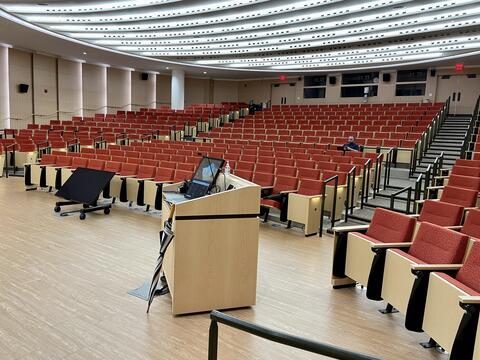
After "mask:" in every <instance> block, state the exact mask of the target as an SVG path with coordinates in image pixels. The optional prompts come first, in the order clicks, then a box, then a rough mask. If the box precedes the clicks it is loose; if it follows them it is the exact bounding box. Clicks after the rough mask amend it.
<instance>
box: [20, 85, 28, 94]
mask: <svg viewBox="0 0 480 360" xmlns="http://www.w3.org/2000/svg"><path fill="white" fill-rule="evenodd" d="M28 88H29V85H28V84H19V85H18V92H19V93H21V94H25V93H27V92H28Z"/></svg>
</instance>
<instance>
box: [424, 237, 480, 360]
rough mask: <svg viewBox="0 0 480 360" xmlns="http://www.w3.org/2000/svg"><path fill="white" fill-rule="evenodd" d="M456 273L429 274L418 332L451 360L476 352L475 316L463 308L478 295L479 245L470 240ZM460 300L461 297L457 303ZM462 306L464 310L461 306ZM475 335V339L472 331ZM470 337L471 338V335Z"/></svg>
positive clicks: (469, 357) (467, 357)
mask: <svg viewBox="0 0 480 360" xmlns="http://www.w3.org/2000/svg"><path fill="white" fill-rule="evenodd" d="M459 268H460V269H459V270H458V272H457V273H456V275H455V273H452V272H451V273H450V274H447V273H443V272H433V273H431V274H430V275H429V285H428V290H427V294H426V300H425V302H426V304H425V311H424V316H423V319H422V320H423V321H422V324H421V330H423V331H425V332H426V334H428V336H430V337H431V338H432V339H434V340H435V341H436V342H437V344H438V345H439V346H441V347H442V348H443V349H445V351H448V352H449V353H450V355H451V358H454V359H473V358H476V357H474V356H473V354H474V352H476V351H478V350H480V349H478V344H475V340H476V339H478V336H479V334H478V331H476V328H477V326H476V325H475V322H476V320H475V316H472V315H471V312H470V311H468V310H473V308H472V307H470V309H469V308H468V307H467V306H468V304H474V302H471V300H474V299H475V298H477V299H478V297H479V296H480V286H479V282H478V277H479V274H480V242H479V241H472V242H471V248H470V250H469V252H468V255H467V257H466V260H465V262H464V264H463V266H459ZM460 297H463V298H462V300H460ZM461 305H462V306H465V305H467V306H465V309H464V308H462V307H461ZM472 327H474V328H475V330H473V332H475V331H476V332H477V333H476V336H474V335H475V334H474V333H473V332H472ZM472 335H473V336H472Z"/></svg>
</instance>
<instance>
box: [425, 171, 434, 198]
mask: <svg viewBox="0 0 480 360" xmlns="http://www.w3.org/2000/svg"><path fill="white" fill-rule="evenodd" d="M431 180H432V164H428V166H427V170H426V171H425V182H424V187H423V199H424V200H425V199H426V198H427V196H428V191H427V189H428V188H429V187H430V182H431Z"/></svg>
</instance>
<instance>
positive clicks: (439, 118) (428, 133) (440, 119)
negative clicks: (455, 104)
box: [410, 97, 450, 176]
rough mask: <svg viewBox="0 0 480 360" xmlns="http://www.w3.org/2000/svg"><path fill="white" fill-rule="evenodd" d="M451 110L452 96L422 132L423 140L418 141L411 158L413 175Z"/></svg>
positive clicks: (411, 174)
mask: <svg viewBox="0 0 480 360" xmlns="http://www.w3.org/2000/svg"><path fill="white" fill-rule="evenodd" d="M449 111H450V97H449V98H448V99H447V101H445V103H444V104H443V107H442V108H441V109H440V110H439V112H438V113H437V115H436V116H435V118H434V119H433V121H432V122H431V123H430V125H428V127H427V129H426V130H425V131H424V132H423V133H422V136H421V141H418V140H417V141H416V142H415V146H414V148H413V150H412V156H411V158H410V176H413V173H414V172H415V170H416V168H417V165H418V164H419V163H420V162H421V161H422V159H423V157H424V155H425V153H426V152H427V150H428V149H429V147H430V145H431V144H432V142H433V140H434V139H435V136H436V135H437V133H438V131H439V130H440V128H441V127H442V125H443V123H444V122H445V120H446V118H447V116H448V113H449Z"/></svg>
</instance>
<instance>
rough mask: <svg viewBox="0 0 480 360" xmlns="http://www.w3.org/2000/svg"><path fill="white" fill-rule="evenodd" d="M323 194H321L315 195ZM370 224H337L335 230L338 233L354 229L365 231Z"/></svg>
mask: <svg viewBox="0 0 480 360" xmlns="http://www.w3.org/2000/svg"><path fill="white" fill-rule="evenodd" d="M315 196H321V195H315ZM369 226H370V225H369V224H365V225H350V226H335V227H334V228H333V231H334V232H336V233H344V232H353V231H365V230H368V227H369Z"/></svg>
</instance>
